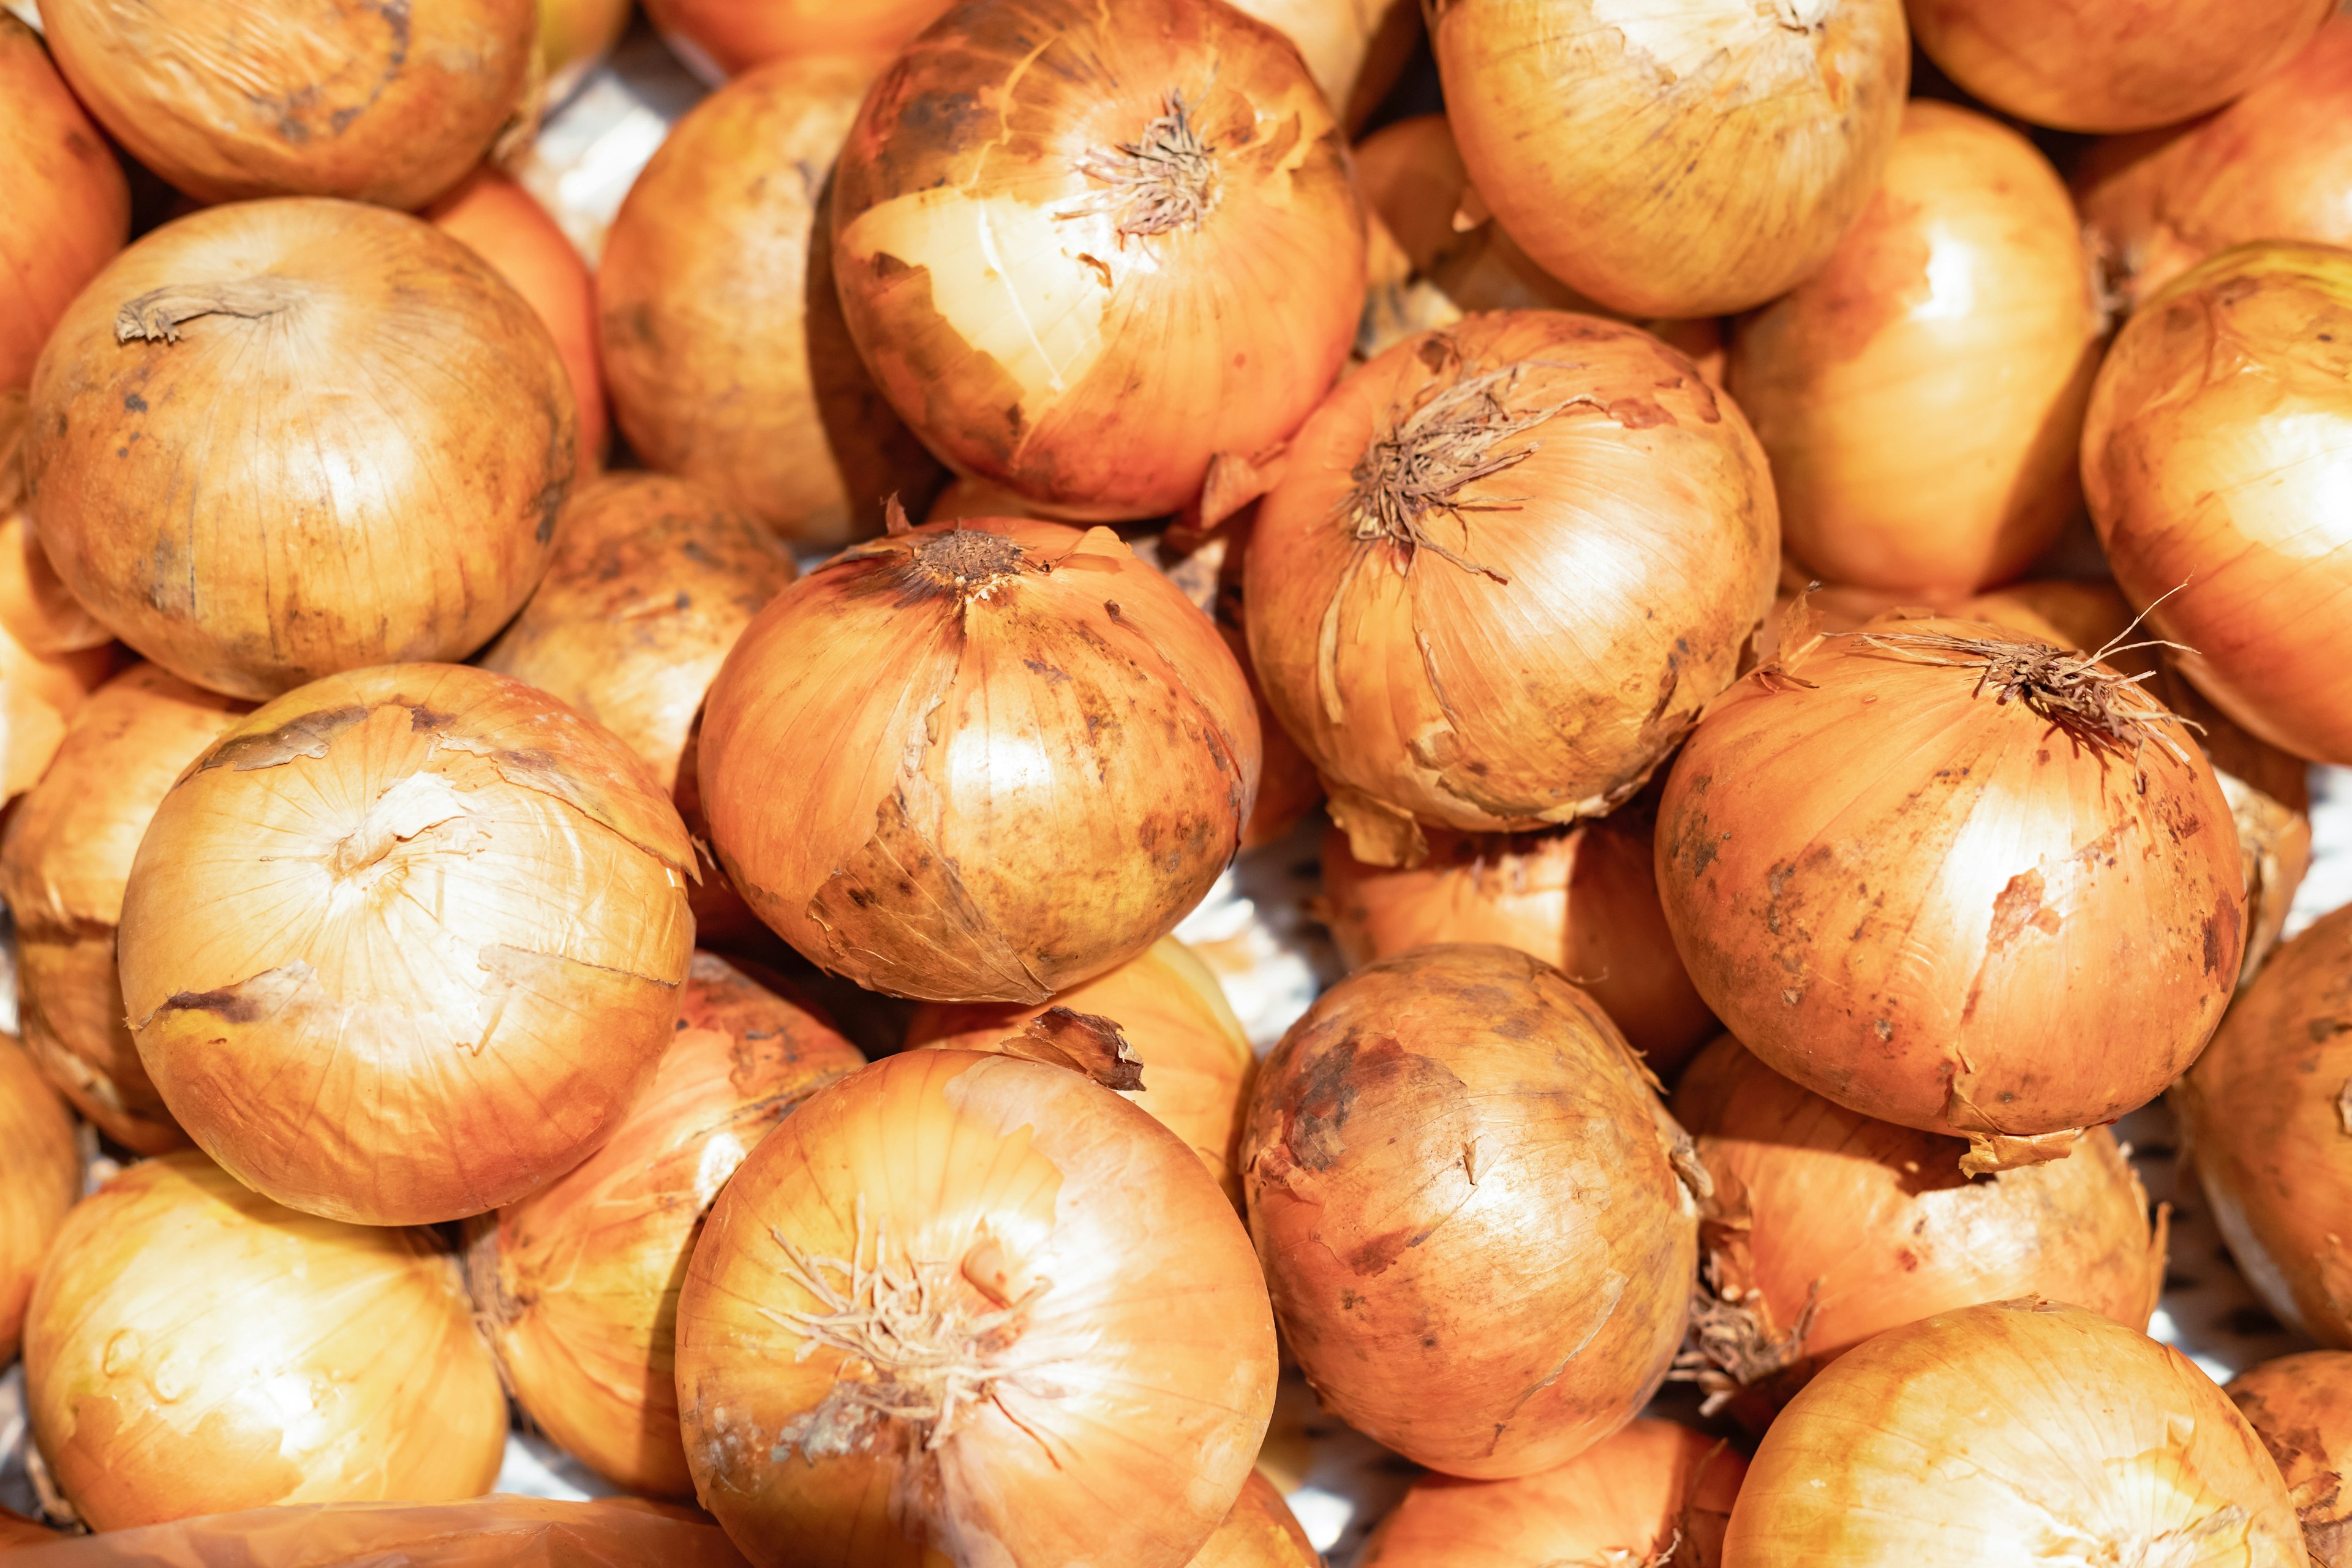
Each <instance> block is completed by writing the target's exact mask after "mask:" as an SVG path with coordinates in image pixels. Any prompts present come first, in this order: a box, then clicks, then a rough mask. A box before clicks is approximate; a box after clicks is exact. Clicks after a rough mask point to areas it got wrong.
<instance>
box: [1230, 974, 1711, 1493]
mask: <svg viewBox="0 0 2352 1568" xmlns="http://www.w3.org/2000/svg"><path fill="white" fill-rule="evenodd" d="M1680 1137H1681V1135H1680V1133H1679V1132H1677V1131H1675V1130H1674V1127H1673V1124H1672V1122H1670V1121H1667V1120H1666V1117H1665V1113H1664V1110H1663V1109H1662V1108H1661V1107H1660V1106H1659V1104H1658V1102H1657V1098H1656V1096H1655V1095H1654V1094H1653V1093H1652V1092H1651V1089H1650V1084H1649V1080H1648V1079H1647V1077H1646V1075H1645V1074H1644V1072H1643V1068H1642V1065H1641V1060H1640V1058H1637V1057H1635V1056H1634V1055H1633V1052H1632V1051H1631V1050H1630V1049H1628V1048H1627V1047H1626V1045H1625V1041H1624V1037H1623V1036H1622V1035H1620V1034H1619V1033H1618V1032H1617V1029H1616V1026H1614V1025H1612V1024H1611V1023H1610V1022H1609V1020H1608V1018H1607V1016H1605V1015H1604V1014H1602V1013H1601V1009H1600V1008H1599V1007H1597V1006H1595V1005H1593V1003H1592V1000H1591V998H1590V997H1588V996H1587V995H1585V994H1584V993H1582V992H1581V991H1579V990H1577V989H1576V987H1574V986H1572V985H1570V984H1568V983H1567V982H1566V981H1565V980H1563V979H1561V978H1560V975H1559V971H1557V970H1555V969H1552V968H1551V967H1550V966H1549V965H1547V964H1544V963H1538V961H1536V960H1535V959H1532V958H1529V957H1528V955H1527V954H1525V953H1522V952H1516V951H1514V950H1512V949H1508V948H1503V947H1482V946H1469V945H1459V946H1445V947H1424V948H1420V949H1417V950H1415V951H1414V952H1408V953H1405V954H1404V955H1402V957H1398V958H1391V959H1387V960H1384V961H1382V962H1381V963H1375V964H1372V965H1370V967H1369V968H1364V969H1360V970H1358V971H1356V973H1353V974H1351V975H1349V977H1348V978H1347V979H1345V980H1343V981H1341V982H1340V983H1339V984H1338V985H1335V986H1333V987H1332V988H1331V989H1330V990H1328V991H1327V992H1325V993H1324V994H1323V995H1322V997H1321V998H1320V999H1319V1000H1318V1001H1317V1003H1316V1004H1315V1005H1314V1006H1313V1007H1312V1008H1310V1009H1308V1011H1307V1016H1305V1017H1304V1018H1301V1019H1300V1020H1299V1021H1298V1022H1297V1024H1295V1025H1293V1026H1292V1027H1291V1030H1290V1032H1289V1033H1288V1034H1287V1035H1286V1036H1284V1037H1283V1040H1282V1044H1281V1045H1279V1046H1277V1047H1276V1048H1275V1051H1274V1054H1273V1055H1272V1056H1271V1057H1269V1058H1266V1062H1265V1068H1264V1069H1263V1071H1262V1072H1261V1073H1260V1074H1259V1078H1258V1087H1257V1090H1256V1093H1255V1096H1254V1097H1253V1099H1252V1101H1251V1105H1250V1116H1249V1126H1248V1130H1247V1131H1246V1132H1245V1133H1244V1135H1243V1142H1242V1183H1243V1187H1244V1191H1245V1192H1246V1193H1247V1194H1248V1197H1249V1215H1250V1231H1251V1234H1252V1235H1253V1236H1254V1237H1255V1238H1256V1241H1257V1251H1258V1260H1259V1262H1260V1263H1261V1264H1263V1265H1264V1267H1265V1278H1266V1284H1267V1287H1268V1289H1270V1290H1271V1291H1272V1293H1273V1297H1274V1309H1275V1315H1276V1319H1277V1320H1278V1321H1280V1322H1281V1324H1282V1330H1283V1334H1284V1338H1285V1340H1286V1343H1287V1344H1288V1346H1289V1348H1290V1350H1291V1351H1292V1352H1293V1353H1295V1354H1296V1355H1297V1357H1298V1362H1299V1364H1300V1366H1302V1367H1303V1368H1305V1369H1306V1373H1307V1381H1308V1382H1309V1383H1311V1384H1314V1386H1315V1391H1316V1394H1317V1395H1318V1397H1319V1398H1320V1399H1321V1401H1322V1403H1323V1406H1324V1408H1325V1409H1327V1410H1328V1411H1330V1412H1331V1413H1332V1414H1333V1415H1338V1416H1339V1418H1340V1419H1342V1420H1344V1421H1346V1422H1347V1423H1348V1424H1349V1426H1354V1427H1355V1428H1357V1429H1358V1430H1359V1431H1360V1432H1363V1433H1364V1434H1365V1435H1367V1436H1370V1437H1372V1438H1373V1439H1375V1440H1376V1441H1378V1442H1381V1443H1384V1444H1386V1445H1387V1446H1388V1447H1391V1448H1394V1449H1395V1450H1396V1451H1397V1452H1399V1453H1401V1454H1402V1455H1404V1456H1405V1457H1406V1458H1410V1459H1412V1460H1413V1461H1414V1462H1415V1463H1417V1464H1423V1465H1427V1466H1429V1467H1430V1468H1432V1469H1438V1470H1444V1471H1445V1472H1446V1473H1448V1474H1450V1475H1459V1476H1474V1477H1480V1478H1494V1477H1504V1476H1524V1475H1528V1474H1529V1473H1531V1472H1533V1471H1536V1470H1541V1469H1545V1468H1549V1467H1550V1466H1553V1465H1558V1464H1560V1463H1562V1462H1563V1461H1565V1460H1567V1459H1570V1458H1574V1457H1575V1456H1576V1455H1577V1454H1579V1453H1580V1452H1582V1451H1583V1450H1584V1449H1586V1448H1588V1447H1591V1446H1592V1445H1593V1444H1594V1443H1596V1442H1598V1441H1599V1440H1600V1439H1601V1438H1603V1437H1606V1436H1608V1435H1609V1434H1610V1433H1612V1432H1613V1431H1615V1430H1616V1429H1617V1428H1618V1427H1620V1426H1623V1425H1624V1424H1625V1423H1626V1422H1627V1421H1628V1420H1629V1419H1631V1418H1632V1416H1633V1413H1634V1412H1635V1411H1637V1410H1639V1409H1640V1408H1641V1407H1642V1405H1643V1403H1644V1402H1645V1401H1646V1400H1647V1399H1648V1398H1649V1397H1650V1395H1651V1394H1653V1393H1654V1392H1655V1391H1656V1390H1657V1387H1658V1384H1660V1382H1662V1381H1663V1380H1664V1377H1665V1374H1666V1367H1667V1363H1669V1362H1671V1361H1672V1360H1673V1359H1674V1354H1675V1347H1676V1346H1677V1345H1678V1344H1680V1342H1681V1341H1682V1335H1683V1319H1684V1310H1685V1298H1686V1296H1687V1294H1688V1281H1689V1279H1690V1271H1691V1269H1692V1268H1693V1267H1694V1265H1695V1264H1696V1253H1697V1224H1696V1209H1695V1208H1694V1206H1693V1204H1692V1199H1691V1195H1690V1194H1689V1192H1688V1191H1686V1190H1685V1187H1684V1186H1683V1184H1682V1178H1681V1176H1680V1175H1679V1174H1678V1170H1680V1169H1683V1168H1685V1165H1686V1160H1687V1154H1686V1151H1687V1143H1686V1142H1685V1143H1684V1144H1683V1149H1684V1151H1685V1153H1684V1160H1685V1165H1678V1163H1677V1151H1676V1147H1675V1144H1676V1141H1677V1140H1679V1139H1680Z"/></svg>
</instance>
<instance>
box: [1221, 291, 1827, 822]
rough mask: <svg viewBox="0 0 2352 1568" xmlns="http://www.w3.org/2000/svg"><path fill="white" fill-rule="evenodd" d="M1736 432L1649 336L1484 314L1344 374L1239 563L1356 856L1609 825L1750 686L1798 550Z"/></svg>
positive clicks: (1259, 650) (1261, 673)
mask: <svg viewBox="0 0 2352 1568" xmlns="http://www.w3.org/2000/svg"><path fill="white" fill-rule="evenodd" d="M1774 517H1775V513H1774V510H1773V501H1772V484H1771V478H1770V475H1769V473H1768V471H1767V470H1766V468H1765V462H1764V454H1763V452H1762V450H1761V449H1760V448H1759V447H1758V446H1757V444H1756V438H1755V437H1754V436H1752V435H1751V434H1750V433H1749V432H1748V423H1747V421H1746V420H1745V419H1743V418H1741V417H1740V415H1739V411H1738V409H1737V408H1734V407H1732V406H1731V405H1730V404H1729V403H1727V402H1726V401H1725V400H1724V399H1723V398H1721V397H1719V396H1717V394H1716V393H1715V392H1714V390H1713V389H1712V388H1710V387H1709V386H1707V384H1706V382H1705V381H1703V380H1702V379H1701V378H1700V376H1699V374H1698V372H1697V370H1696V367H1694V366H1693V365H1692V363H1691V362H1690V361H1689V360H1687V359H1685V358H1684V357H1683V356H1682V355H1681V354H1679V353H1675V351H1674V350H1672V349H1670V348H1668V347H1666V346H1665V345H1664V343H1661V342H1658V341H1657V340H1656V339H1655V338H1653V337H1651V336H1650V335H1649V334H1648V333H1646V332H1643V331H1636V330H1635V329H1633V328H1631V327H1625V326H1620V325H1617V324H1614V323H1612V322H1608V321H1600V320H1598V319H1596V318H1594V317H1591V316H1575V315H1569V314H1566V313H1563V312H1559V311H1549V310H1516V311H1503V312H1498V313H1496V314H1492V315H1481V316H1475V317H1471V318H1468V319H1466V320H1465V321H1462V322H1460V323H1459V324H1457V325H1455V326H1454V327H1451V328H1448V329H1445V330H1444V331H1435V332H1426V333H1423V334H1422V335H1421V336H1419V337H1416V338H1411V339H1407V340H1406V341H1405V342H1401V343H1399V344H1397V345H1396V346H1395V347H1393V348H1391V349H1389V350H1387V351H1386V352H1385V353H1381V355H1380V357H1379V358H1377V359H1375V360H1373V361H1372V362H1371V363H1370V364H1368V365H1366V366H1365V367H1364V368H1363V369H1362V370H1361V371H1360V372H1359V373H1358V374H1355V375H1352V376H1350V377H1349V378H1348V380H1347V381H1346V382H1345V383H1343V384H1341V385H1340V386H1339V388H1338V390H1336V391H1335V392H1333V393H1332V395H1331V396H1330V398H1329V399H1328V401H1326V402H1325V404H1324V405H1323V406H1322V407H1321V408H1319V409H1318V410H1317V411H1316V414H1315V416H1314V418H1312V419H1311V420H1309V421H1308V422H1307V427H1306V428H1305V429H1304V430H1302V431H1300V432H1299V435H1298V437H1297V440H1295V441H1294V442H1293V443H1292V444H1291V454H1290V461H1289V466H1288V468H1286V471H1285V472H1284V474H1283V476H1282V479H1281V482H1280V483H1278V484H1277V485H1276V487H1275V488H1274V489H1273V491H1272V493H1270V494H1269V495H1267V496H1266V498H1265V500H1263V501H1262V502H1260V503H1259V510H1258V518H1257V523H1256V527H1255V531H1254V534H1253V536H1252V539H1251V542H1250V549H1249V558H1248V562H1247V564H1246V567H1245V574H1246V577H1245V581H1246V589H1247V593H1246V600H1245V604H1244V611H1245V614H1246V616H1247V619H1248V624H1249V643H1250V654H1251V657H1252V659H1253V660H1254V662H1255V667H1256V669H1257V676H1258V679H1259V681H1260V682H1261V683H1263V685H1264V686H1265V695H1266V699H1267V701H1268V704H1269V705H1270V706H1271V707H1272V709H1273V710H1274V713H1275V716H1276V718H1277V719H1278V720H1279V721H1281V723H1282V725H1283V727H1284V728H1285V729H1286V730H1288V731H1290V733H1291V735H1292V737H1293V738H1294V739H1296V740H1297V742H1299V744H1300V745H1301V746H1302V747H1303V748H1304V749H1305V750H1306V752H1307V755H1308V756H1309V757H1310V758H1312V759H1313V761H1314V763H1315V765H1316V767H1317V769H1318V771H1320V773H1322V775H1323V782H1324V784H1325V786H1326V787H1327V789H1328V791H1329V792H1330V796H1331V814H1332V816H1333V817H1334V819H1335V820H1337V821H1338V822H1339V825H1340V826H1342V827H1344V828H1346V829H1347V830H1348V835H1349V840H1350V841H1351V842H1352V844H1353V845H1354V849H1355V854H1356V856H1357V858H1359V859H1362V860H1367V861H1370V862H1372V863H1373V864H1376V865H1410V864H1412V863H1413V862H1414V861H1415V860H1417V859H1418V858H1420V857H1421V855H1422V853H1423V842H1422V837H1421V833H1420V828H1419V826H1417V825H1427V826H1436V827H1450V828H1454V829H1456V830H1458V831H1462V832H1470V833H1494V832H1511V831H1517V830H1522V829H1528V828H1539V827H1542V826H1547V825H1549V824H1554V823H1565V822H1572V821H1574V820H1576V819H1577V818H1579V817H1585V816H1599V815H1601V813H1603V812H1606V811H1608V810H1610V809H1611V808H1612V807H1613V806H1615V805H1619V804H1620V803H1622V802H1623V801H1624V800H1626V799H1627V798H1628V797H1630V796H1631V795H1633V793H1634V792H1635V791H1636V790H1638V789H1640V788H1641V786H1642V784H1643V781H1644V780H1645V779H1647V778H1648V777H1649V775H1650V773H1651V771H1652V770H1653V769H1654V768H1655V767H1656V766H1657V764H1658V763H1659V762H1660V761H1662V760H1663V759H1664V757H1665V755H1666V753H1667V752H1670V751H1671V750H1672V749H1673V748H1674V746H1675V742H1678V741H1679V740H1680V739H1681V738H1682V736H1683V733H1684V731H1685V730H1687V729H1688V728H1689V726H1690V724H1691V723H1692V721H1694V720H1695V719H1696V717H1697V715H1698V710H1699V709H1700V707H1701V706H1702V705H1703V704H1705V703H1706V701H1707V700H1709V699H1711V698H1713V697H1714V696H1715V695H1716V694H1717V693H1718V692H1720V691H1721V690H1723V689H1724V688H1725V687H1726V686H1727V685H1729V684H1730V683H1731V681H1732V679H1734V678H1735V677H1736V676H1737V675H1738V672H1739V668H1740V660H1741V658H1742V655H1743V654H1744V653H1745V652H1746V651H1747V649H1748V643H1749V640H1750V638H1752V637H1754V635H1755V633H1756V630H1757V627H1758V626H1759V623H1760V622H1761V621H1762V619H1763V616H1764V613H1765V611H1766V609H1767V608H1768V607H1769V605H1770V604H1771V602H1772V583H1773V574H1774V571H1775V568H1776V564H1777V561H1778V556H1779V550H1780V531H1779V529H1778V527H1777V525H1776V523H1775V521H1774Z"/></svg>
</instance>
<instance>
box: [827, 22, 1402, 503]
mask: <svg viewBox="0 0 2352 1568" xmlns="http://www.w3.org/2000/svg"><path fill="white" fill-rule="evenodd" d="M835 180H836V184H835V203H834V216H833V222H834V266H835V275H836V277H837V279H838V280H839V284H840V289H841V300H842V306H843V310H844V311H845V314H846V316H847V318H848V322H849V331H850V334H851V336H852V337H854V338H855V339H856V342H857V346H858V348H859V350H860V351H861V352H862V353H864V355H865V358H866V363H867V364H868V366H870V367H871V368H872V370H873V372H874V378H875V380H876V382H877V383H878V384H880V386H881V388H882V390H883V392H884V394H885V395H887V397H888V398H889V399H890V403H891V405H892V406H893V407H895V408H897V409H898V413H899V416H901V417H902V418H904V419H905V420H906V421H907V423H908V425H909V426H912V427H913V428H914V429H915V431H916V432H917V433H918V434H919V435H920V436H921V437H923V439H924V441H925V442H926V443H927V444H928V445H929V447H930V448H931V449H932V450H933V451H935V452H937V453H938V454H939V455H940V457H941V458H944V459H945V460H946V462H947V463H948V466H949V467H950V468H954V469H955V470H956V471H957V472H959V473H961V474H967V475H971V476H974V477H978V478H982V479H992V480H994V481H996V482H998V483H1000V484H1003V485H1005V486H1007V487H1009V488H1010V489H1013V490H1015V491H1017V492H1019V493H1020V494H1022V495H1024V496H1026V497H1028V498H1029V499H1030V500H1031V501H1032V502H1034V503H1035V504H1036V505H1037V506H1039V507H1040V508H1041V509H1042V510H1046V511H1049V512H1051V513H1053V514H1054V515H1056V516H1061V517H1068V518H1074V519H1079V520H1117V519H1128V518H1143V517H1153V516H1158V515H1160V514H1162V513H1166V512H1171V511H1174V510H1177V509H1178V508H1180V507H1181V506H1183V505H1185V504H1186V503H1188V502H1190V501H1192V500H1193V499H1194V498H1195V497H1196V496H1197V495H1198V494H1199V493H1200V491H1201V488H1202V481H1203V479H1204V478H1205V477H1206V475H1207V472H1208V466H1209V462H1210V459H1211V458H1213V457H1215V456H1216V455H1218V454H1219V453H1228V452H1234V453H1244V454H1247V453H1255V452H1257V451H1260V450H1262V449H1264V448H1265V447H1269V446H1271V445H1273V444H1274V443H1276V442H1277V441H1280V440H1282V439H1284V438H1285V437H1287V436H1289V435H1290V434H1291V432H1292V431H1293V430H1295V429H1297V426H1298V424H1299V422H1300V421H1301V420H1303V419H1305V418H1306V417H1307V415H1308V414H1309V413H1310V412H1311V411H1312V410H1313V409H1314V407H1315V405H1316V402H1317V400H1318V399H1319V398H1320V397H1321V396H1322V395H1323V393H1324V391H1325V390H1326V389H1327V388H1328V386H1329V385H1330V384H1331V381H1332V378H1333V377H1334V376H1335V375H1337V374H1339V368H1340V366H1341V365H1342V364H1343V363H1345V361H1346V359H1347V354H1348V349H1349V344H1350V343H1351V342H1354V339H1355V335H1356V326H1357V321H1358V318H1359V316H1360V313H1361V310H1362V307H1363V285H1362V279H1363V274H1364V263H1363V255H1364V244H1365V240H1364V221H1363V215H1362V212H1361V210H1360V207H1359V206H1358V205H1357V200H1356V195H1355V190H1354V187H1353V186H1352V185H1351V184H1350V183H1349V176H1348V167H1347V154H1346V147H1345V144H1344V142H1343V141H1342V139H1341V135H1340V132H1339V125H1338V123H1337V122H1336V121H1335V119H1334V115H1333V111H1332V109H1331V107H1330V106H1329V105H1328V103H1326V102H1325V101H1324V98H1323V95H1322V93H1321V92H1320V91H1318V89H1317V88H1316V86H1315V83H1314V81H1313V80H1312V79H1310V78H1309V77H1308V76H1307V69H1306V68H1305V66H1303V65H1302V64H1301V63H1300V60H1299V57H1298V51H1297V49H1296V48H1294V47H1292V45H1291V43H1290V41H1289V40H1288V39H1286V38H1285V37H1282V36H1281V35H1280V34H1279V33H1277V32H1276V31H1275V30H1274V29H1273V28H1271V27H1269V26H1266V25H1265V24H1264V23H1262V22H1259V21H1256V20H1255V19H1253V18H1251V17H1248V16H1244V15H1242V14H1241V13H1240V12H1239V11H1236V10H1234V8H1232V7H1230V6H1227V5H1217V4H1211V3H1209V0H1110V3H1109V4H1096V3H1093V0H972V3H971V4H968V5H962V6H960V7H958V8H957V9H956V10H954V11H952V12H950V13H949V14H948V16H944V17H942V18H941V19H940V22H939V23H938V24H937V25H936V26H932V27H931V28H930V29H929V31H927V32H925V33H924V34H923V35H922V36H921V37H919V38H918V39H916V40H915V42H914V43H912V44H910V45H909V46H908V48H907V50H906V52H905V53H904V54H902V55H901V56H900V57H899V58H898V63H897V64H896V65H894V66H893V67H892V68H890V70H889V71H888V72H887V73H886V74H885V75H884V76H883V78H882V79H881V80H880V81H878V82H877V83H876V84H875V88H874V90H873V92H872V93H871V94H870V95H869V96H868V97H867V99H866V104H865V106H864V108H863V109H862V110H860V111H859V114H858V119H857V122H856V125H855V126H854V127H853V128H852V129H851V131H850V133H849V140H848V142H847V143H846V144H845V146H844V148H843V149H842V155H841V162H840V164H839V165H838V167H837V170H836V172H835Z"/></svg>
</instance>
